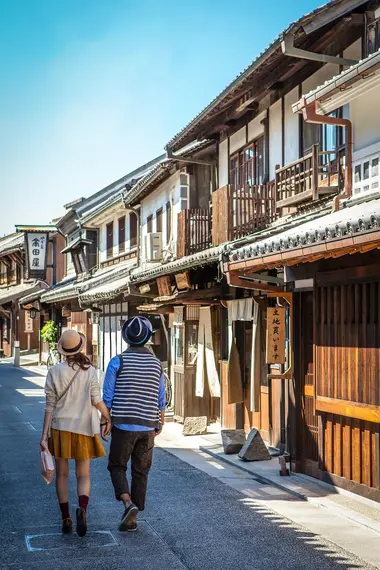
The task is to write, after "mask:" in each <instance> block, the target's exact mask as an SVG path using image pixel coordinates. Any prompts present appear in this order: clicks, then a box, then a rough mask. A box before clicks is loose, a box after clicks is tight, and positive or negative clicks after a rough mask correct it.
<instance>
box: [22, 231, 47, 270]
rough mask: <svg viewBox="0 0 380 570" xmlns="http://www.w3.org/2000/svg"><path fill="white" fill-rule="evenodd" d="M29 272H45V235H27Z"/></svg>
mask: <svg viewBox="0 0 380 570" xmlns="http://www.w3.org/2000/svg"><path fill="white" fill-rule="evenodd" d="M27 240H28V256H29V271H30V272H31V273H33V271H40V272H44V271H45V270H46V247H47V234H46V233H28V234H27Z"/></svg>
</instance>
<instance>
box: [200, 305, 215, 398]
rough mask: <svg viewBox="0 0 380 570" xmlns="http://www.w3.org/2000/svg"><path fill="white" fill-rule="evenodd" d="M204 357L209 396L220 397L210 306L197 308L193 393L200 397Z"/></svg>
mask: <svg viewBox="0 0 380 570" xmlns="http://www.w3.org/2000/svg"><path fill="white" fill-rule="evenodd" d="M205 359H206V369H207V379H208V385H209V388H210V393H211V396H212V397H213V398H220V382H219V376H218V371H217V369H216V365H215V357H214V347H213V342H212V326H211V308H210V307H201V308H200V310H199V329H198V358H197V369H196V377H195V395H196V396H198V397H199V398H202V397H203V394H204V375H205Z"/></svg>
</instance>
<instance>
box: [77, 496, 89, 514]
mask: <svg viewBox="0 0 380 570" xmlns="http://www.w3.org/2000/svg"><path fill="white" fill-rule="evenodd" d="M89 500H90V497H87V495H80V497H79V506H80V507H82V509H84V510H85V511H87V506H88V501H89Z"/></svg>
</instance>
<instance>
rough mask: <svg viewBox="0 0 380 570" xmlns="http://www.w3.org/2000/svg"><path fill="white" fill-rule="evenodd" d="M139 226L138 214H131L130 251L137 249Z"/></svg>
mask: <svg viewBox="0 0 380 570" xmlns="http://www.w3.org/2000/svg"><path fill="white" fill-rule="evenodd" d="M132 216H133V217H132ZM132 220H133V222H132ZM137 224H138V218H137V214H135V213H134V212H131V213H130V214H129V247H130V249H132V248H133V247H137Z"/></svg>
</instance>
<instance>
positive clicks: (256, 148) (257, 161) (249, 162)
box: [230, 137, 264, 191]
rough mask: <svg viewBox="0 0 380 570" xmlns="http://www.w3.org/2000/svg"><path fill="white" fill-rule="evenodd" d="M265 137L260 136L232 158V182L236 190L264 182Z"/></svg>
mask: <svg viewBox="0 0 380 570" xmlns="http://www.w3.org/2000/svg"><path fill="white" fill-rule="evenodd" d="M263 178H264V137H260V138H258V139H257V140H255V141H254V142H253V143H251V144H250V145H248V146H247V147H245V148H244V149H243V150H242V151H240V152H239V153H238V154H235V155H234V156H233V157H232V158H231V159H230V183H231V185H232V188H233V189H234V191H237V190H241V189H247V188H248V190H249V189H250V188H251V187H252V186H255V185H258V184H262V183H263Z"/></svg>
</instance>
